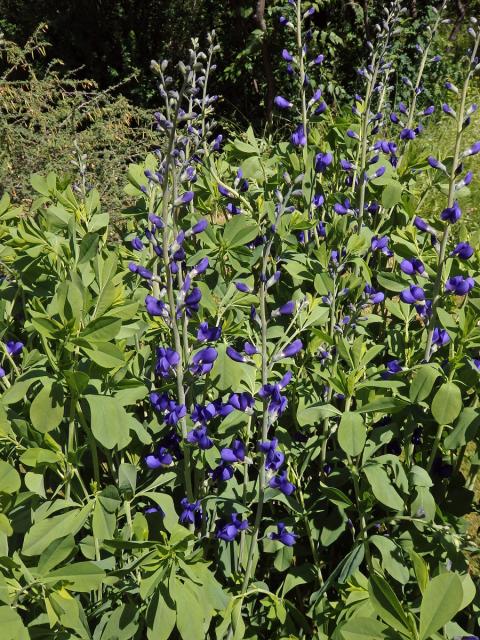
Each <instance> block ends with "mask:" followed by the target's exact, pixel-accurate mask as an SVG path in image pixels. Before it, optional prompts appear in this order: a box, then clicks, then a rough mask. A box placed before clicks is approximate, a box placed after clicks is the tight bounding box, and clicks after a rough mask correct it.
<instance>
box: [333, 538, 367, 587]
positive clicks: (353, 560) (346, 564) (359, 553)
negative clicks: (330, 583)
mask: <svg viewBox="0 0 480 640" xmlns="http://www.w3.org/2000/svg"><path fill="white" fill-rule="evenodd" d="M364 557H365V546H364V545H363V543H362V544H359V545H358V546H356V547H354V548H353V549H352V550H351V551H350V553H349V554H348V555H347V556H346V557H345V558H344V559H343V561H342V569H341V571H340V575H339V576H338V582H339V583H340V584H343V583H344V582H346V581H347V580H348V578H349V577H350V576H351V575H352V574H354V573H355V571H356V570H357V569H358V568H359V566H360V565H361V564H362V562H363V558H364Z"/></svg>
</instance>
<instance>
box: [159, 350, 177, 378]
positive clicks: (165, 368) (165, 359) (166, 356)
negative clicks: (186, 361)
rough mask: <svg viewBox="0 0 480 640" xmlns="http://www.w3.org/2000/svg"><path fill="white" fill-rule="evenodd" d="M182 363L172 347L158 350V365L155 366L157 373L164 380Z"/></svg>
mask: <svg viewBox="0 0 480 640" xmlns="http://www.w3.org/2000/svg"><path fill="white" fill-rule="evenodd" d="M179 362H180V356H179V355H178V353H177V352H176V351H175V349H171V348H170V347H158V349H157V363H156V366H155V373H156V374H157V375H159V376H162V378H168V377H170V376H171V374H172V370H173V369H175V367H176V366H177V365H178V363H179Z"/></svg>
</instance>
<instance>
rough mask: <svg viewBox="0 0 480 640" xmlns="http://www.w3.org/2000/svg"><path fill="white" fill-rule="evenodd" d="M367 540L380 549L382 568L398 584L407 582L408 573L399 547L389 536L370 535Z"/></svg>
mask: <svg viewBox="0 0 480 640" xmlns="http://www.w3.org/2000/svg"><path fill="white" fill-rule="evenodd" d="M368 540H369V542H371V543H372V544H374V545H375V546H376V547H377V549H378V550H379V551H380V554H381V556H382V568H383V570H384V571H386V572H387V573H389V574H390V575H391V576H392V578H394V579H395V580H397V581H398V582H400V584H407V582H408V579H409V577H410V573H409V571H408V568H407V567H406V565H405V558H404V557H403V553H402V550H401V548H400V547H399V546H398V545H397V544H395V542H394V541H393V540H392V539H391V538H386V537H385V536H371V537H370V538H369V539H368Z"/></svg>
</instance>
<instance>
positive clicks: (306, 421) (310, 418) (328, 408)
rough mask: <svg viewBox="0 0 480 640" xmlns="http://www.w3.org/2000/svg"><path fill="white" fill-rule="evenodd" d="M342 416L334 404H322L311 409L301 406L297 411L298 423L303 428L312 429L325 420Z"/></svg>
mask: <svg viewBox="0 0 480 640" xmlns="http://www.w3.org/2000/svg"><path fill="white" fill-rule="evenodd" d="M340 415H341V412H340V411H339V410H338V409H337V408H336V407H334V406H333V405H332V404H320V405H313V406H311V407H303V406H302V405H301V404H299V407H298V409H297V421H298V424H299V425H300V426H301V427H304V426H309V427H312V426H314V425H316V424H318V423H319V422H320V421H321V420H323V419H324V418H333V417H335V416H340Z"/></svg>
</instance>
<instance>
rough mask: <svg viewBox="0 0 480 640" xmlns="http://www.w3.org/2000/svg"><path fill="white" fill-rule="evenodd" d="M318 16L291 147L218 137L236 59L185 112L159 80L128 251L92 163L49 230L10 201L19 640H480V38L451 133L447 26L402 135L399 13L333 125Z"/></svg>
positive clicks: (186, 90)
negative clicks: (475, 138)
mask: <svg viewBox="0 0 480 640" xmlns="http://www.w3.org/2000/svg"><path fill="white" fill-rule="evenodd" d="M297 3H298V4H297V5H295V3H289V5H287V7H286V13H285V16H286V18H285V22H286V25H287V26H286V28H291V29H292V30H293V31H295V33H296V36H297V41H296V42H297V50H296V51H294V50H292V51H291V52H290V53H289V55H291V56H292V58H293V59H292V63H293V74H294V77H295V78H296V79H297V83H296V85H295V86H296V87H297V89H296V90H295V92H292V94H291V95H289V96H287V97H284V99H283V100H277V101H276V104H277V105H278V106H279V107H280V108H282V109H283V110H284V112H286V113H287V114H289V115H288V118H287V122H288V123H289V124H288V127H289V135H288V137H287V139H286V140H283V141H278V142H272V140H271V139H261V138H258V137H256V136H255V134H254V132H253V130H252V129H251V128H250V129H248V131H246V132H245V134H244V135H242V136H240V137H238V138H236V139H231V140H222V137H221V136H218V135H217V130H216V128H215V124H214V123H213V121H212V119H211V116H212V110H213V109H212V108H213V104H214V100H213V99H211V98H209V94H208V87H207V83H208V77H209V74H210V71H211V68H212V61H213V60H214V56H215V53H216V45H215V40H214V38H213V37H211V38H210V40H209V43H208V50H207V53H206V54H203V53H202V52H200V51H199V49H198V47H197V46H196V44H195V45H194V48H193V49H192V51H191V52H190V58H189V60H188V64H187V63H186V64H185V65H180V67H179V69H178V72H179V73H178V85H176V84H174V80H173V79H172V78H170V77H169V75H168V72H169V67H168V63H167V62H166V61H163V62H160V63H156V62H154V63H152V70H153V72H154V73H155V74H156V75H157V77H158V82H159V85H160V94H161V96H162V98H163V100H164V108H163V110H162V111H161V112H158V113H156V114H155V120H156V123H157V126H158V130H159V149H158V150H157V151H155V152H154V153H152V154H150V155H149V156H148V157H147V158H146V160H145V162H144V163H143V164H139V165H131V166H130V167H129V169H128V172H127V178H128V184H127V186H126V189H125V191H126V197H127V196H128V197H132V196H133V198H134V200H135V205H134V206H131V207H129V208H128V209H126V210H125V211H124V214H123V223H124V224H123V228H122V233H123V234H124V238H123V240H124V242H119V241H118V238H117V237H114V235H113V233H112V229H111V227H110V216H109V213H108V212H106V211H103V210H102V208H101V203H100V197H99V194H98V192H97V191H96V190H94V189H90V188H89V187H88V185H87V184H86V183H85V180H84V172H83V169H82V167H83V165H82V161H79V178H78V181H76V182H71V181H70V180H69V179H63V178H61V177H59V176H58V175H55V174H54V173H50V174H48V175H47V176H46V177H43V176H41V175H39V174H35V175H33V176H32V178H31V184H32V189H33V191H34V193H35V197H36V200H35V203H34V210H35V211H36V213H35V215H25V214H24V213H23V212H22V211H21V210H20V209H19V208H16V207H15V206H14V205H13V204H12V203H11V202H10V199H9V197H8V195H4V196H3V198H2V200H1V201H0V240H1V245H0V269H1V273H2V280H1V283H0V290H1V299H0V337H1V340H0V347H1V351H0V389H1V395H0V447H1V452H2V460H1V461H0V505H1V512H0V601H1V603H0V624H1V629H2V633H3V635H4V636H5V637H6V638H7V640H9V639H10V638H21V639H24V638H25V639H26V638H32V639H33V638H41V639H47V638H52V639H56V640H63V639H67V638H82V639H83V638H85V639H88V638H93V639H95V640H113V639H114V638H115V639H117V640H120V639H124V640H127V639H131V638H136V639H138V640H140V639H141V638H149V639H152V640H153V639H155V640H160V639H167V638H182V639H183V640H196V639H198V640H202V639H203V638H218V639H219V640H220V639H222V638H228V639H229V640H231V639H232V638H234V639H235V640H240V639H241V638H252V639H253V638H265V637H272V638H279V639H281V638H292V639H294V638H319V639H321V640H327V639H330V638H332V639H334V640H354V639H355V638H358V639H360V638H365V639H367V638H368V639H373V638H375V639H377V638H378V639H382V638H384V639H386V640H388V639H392V640H393V639H394V638H405V639H411V640H427V639H428V638H432V639H435V638H447V639H451V638H462V637H475V636H473V635H472V634H473V633H474V632H475V631H476V630H478V622H479V621H478V616H479V609H478V607H479V602H478V597H476V587H475V583H474V580H473V579H472V577H471V576H470V566H469V565H470V563H471V562H472V558H473V557H474V555H475V553H476V552H477V551H478V548H477V545H476V543H475V540H474V539H472V537H470V536H469V534H468V532H467V528H468V520H467V518H466V516H467V515H468V514H471V513H472V512H473V511H474V510H475V507H474V498H475V479H476V475H477V469H478V466H479V463H478V455H477V453H476V449H475V447H476V445H477V446H478V427H479V425H480V410H479V408H478V407H477V405H478V393H479V370H480V356H479V350H480V330H479V328H478V320H477V319H478V313H479V309H480V297H479V295H478V287H479V282H478V280H477V277H478V267H479V254H478V244H479V238H478V232H476V231H472V230H471V229H470V228H469V227H468V226H467V225H464V223H463V220H464V217H462V207H463V203H464V202H465V200H466V199H468V198H469V196H470V188H469V184H470V181H471V179H472V176H471V175H470V172H469V168H470V163H471V162H472V161H471V158H472V157H473V156H475V155H476V153H477V152H478V151H480V143H478V144H473V145H471V146H468V145H467V144H466V143H465V142H464V136H463V132H464V130H465V129H466V128H467V127H468V126H470V119H474V118H475V110H476V109H475V108H473V107H470V105H469V102H468V97H467V96H468V88H469V84H470V83H471V81H472V79H473V76H474V73H475V71H476V70H477V66H478V58H477V50H478V46H479V42H480V34H479V33H478V27H477V25H476V22H472V26H471V33H470V36H469V37H470V47H471V50H470V51H469V52H468V53H467V55H466V56H465V57H463V58H462V59H461V60H459V63H458V64H459V80H458V81H457V83H458V88H457V87H454V88H453V89H452V88H451V87H450V89H449V90H450V94H449V95H450V97H449V102H448V104H449V107H448V108H447V107H445V108H442V106H441V105H440V107H439V105H435V106H436V110H435V112H434V113H433V114H432V113H431V109H429V106H430V105H429V104H428V103H426V102H425V101H424V98H423V96H422V93H421V92H420V91H417V89H418V87H419V86H421V82H422V74H423V73H424V72H425V73H427V72H428V71H425V69H426V68H427V69H428V63H429V60H430V57H431V56H430V53H429V47H430V46H431V45H432V43H433V42H434V39H435V35H436V33H437V28H438V26H439V24H440V20H441V16H440V17H438V14H437V13H435V12H432V16H433V18H432V20H433V22H432V29H431V31H430V32H429V34H430V35H429V36H428V38H427V39H426V40H425V41H422V42H421V43H420V49H419V65H418V68H417V69H416V71H415V74H414V75H413V76H412V77H411V78H409V79H408V81H405V83H404V85H405V87H406V89H405V97H404V100H405V101H406V103H405V105H404V106H401V107H400V110H399V108H398V103H395V105H394V104H392V100H391V99H390V97H389V96H390V93H389V91H388V87H389V86H390V84H389V83H390V82H391V79H392V69H393V68H394V66H393V63H394V57H395V48H394V46H393V43H394V42H395V37H396V33H397V29H398V28H399V21H400V20H401V15H402V14H401V11H400V8H399V6H398V5H397V3H396V2H394V3H393V4H392V5H391V6H389V8H388V9H387V11H386V12H385V22H384V23H383V24H382V25H381V26H380V28H379V36H378V39H377V40H376V41H375V42H374V43H373V44H372V45H371V49H372V53H371V56H370V59H369V61H368V63H367V65H366V66H365V68H363V70H362V72H361V74H360V76H361V78H362V84H361V85H360V88H359V94H358V95H357V96H356V97H355V99H354V109H353V115H352V116H351V117H348V118H346V117H339V118H336V119H334V118H332V116H331V115H330V114H329V112H328V110H326V105H325V106H323V104H322V102H321V96H320V95H319V94H318V91H316V90H318V88H320V87H319V85H314V86H312V84H311V83H309V82H308V81H306V80H305V75H306V70H307V69H308V63H309V61H310V58H309V56H310V52H309V51H307V49H305V47H304V44H305V36H306V33H308V20H309V17H310V13H309V11H308V9H309V7H308V5H307V6H306V7H302V6H301V3H300V0H297ZM297 9H298V11H297ZM287 12H290V13H287ZM289 24H291V27H290V26H289ZM307 41H308V36H307ZM284 59H285V56H284ZM391 63H392V64H391ZM319 64H320V63H319ZM307 75H308V74H307ZM320 105H321V106H320ZM290 114H295V115H293V116H291V115H290ZM378 114H380V115H378ZM391 114H396V115H391ZM428 118H430V119H432V118H433V125H432V124H430V125H427V122H428ZM422 123H423V124H424V125H425V126H430V127H432V126H436V127H441V128H442V129H444V130H445V131H447V130H448V131H449V134H448V136H451V137H452V139H453V146H452V149H451V151H450V153H449V154H448V155H447V156H446V157H444V156H443V155H442V157H439V156H438V150H436V149H425V144H423V145H422V146H420V144H419V143H418V140H417V138H418V137H421V135H422ZM450 129H451V132H450ZM421 149H422V150H421ZM423 149H425V150H423ZM80 160H81V158H80ZM432 193H433V194H434V197H433V198H432ZM432 200H433V201H434V202H435V207H432V208H429V209H428V210H425V204H424V203H425V202H426V201H428V202H431V201H432ZM474 204H475V203H474Z"/></svg>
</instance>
